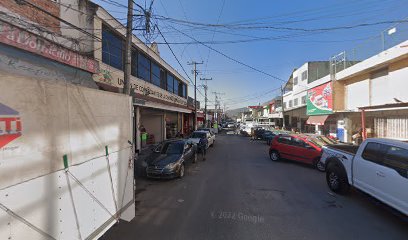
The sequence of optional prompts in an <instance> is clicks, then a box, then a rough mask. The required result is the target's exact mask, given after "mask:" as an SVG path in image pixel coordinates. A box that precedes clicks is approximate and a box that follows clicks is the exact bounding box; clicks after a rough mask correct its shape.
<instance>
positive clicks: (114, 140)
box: [0, 74, 132, 189]
mask: <svg viewBox="0 0 408 240" xmlns="http://www.w3.org/2000/svg"><path fill="white" fill-rule="evenodd" d="M1 75H2V77H1V81H0V103H1V104H3V105H5V106H7V107H9V108H11V109H13V110H15V111H16V112H18V114H19V115H18V116H17V117H18V118H19V119H20V123H19V124H21V125H20V128H21V131H20V132H21V136H19V137H17V138H15V139H14V140H12V141H10V142H8V143H7V144H6V145H5V146H3V147H2V148H0V189H4V188H6V187H8V186H11V185H15V184H18V183H21V182H23V181H27V180H30V179H34V178H36V177H40V176H43V175H46V174H50V173H52V172H55V171H58V170H61V169H63V167H64V166H63V161H62V158H63V155H65V154H67V155H68V159H69V164H70V165H74V164H79V163H82V162H85V161H87V160H90V159H93V158H96V157H98V156H103V155H104V154H105V146H109V149H110V151H112V152H114V151H118V150H120V149H124V148H128V147H129V143H128V140H131V139H132V135H131V134H132V129H131V100H130V98H129V97H126V96H123V95H119V94H114V93H108V92H102V91H98V90H94V89H89V88H84V87H79V86H75V85H69V84H57V83H51V82H48V81H41V80H37V79H30V78H26V77H14V76H7V75H5V74H1ZM3 117H4V116H3ZM6 117H10V116H6ZM1 118H2V113H1V111H0V119H1ZM6 127H7V126H5V123H4V122H1V121H0V134H2V137H4V136H5V135H7V134H12V133H13V131H15V130H16V129H17V123H16V122H11V126H10V128H11V131H5V130H6ZM2 129H3V131H2V133H1V130H2Z"/></svg>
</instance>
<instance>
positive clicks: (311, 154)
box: [269, 134, 324, 171]
mask: <svg viewBox="0 0 408 240" xmlns="http://www.w3.org/2000/svg"><path fill="white" fill-rule="evenodd" d="M321 152H322V148H321V146H319V145H318V144H316V143H315V142H312V141H309V140H308V138H305V136H302V135H286V134H285V135H278V136H276V137H275V138H274V139H273V140H272V143H271V146H270V148H269V157H270V158H271V160H272V161H279V160H280V159H281V158H284V159H290V160H294V161H298V162H303V163H307V164H311V165H313V166H315V167H316V168H317V169H318V170H319V171H324V166H323V165H322V164H321V163H320V157H321Z"/></svg>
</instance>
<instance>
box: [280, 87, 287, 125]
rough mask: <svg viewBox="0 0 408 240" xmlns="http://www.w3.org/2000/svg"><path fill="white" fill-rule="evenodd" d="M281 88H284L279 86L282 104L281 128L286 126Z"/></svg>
mask: <svg viewBox="0 0 408 240" xmlns="http://www.w3.org/2000/svg"><path fill="white" fill-rule="evenodd" d="M283 90H284V87H283V86H281V105H282V120H283V122H282V128H285V127H286V126H285V107H284V104H283V92H284V91H283Z"/></svg>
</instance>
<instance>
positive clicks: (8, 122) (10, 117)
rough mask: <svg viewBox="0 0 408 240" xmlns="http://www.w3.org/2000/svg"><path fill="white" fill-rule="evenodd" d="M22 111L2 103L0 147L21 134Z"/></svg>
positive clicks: (0, 112)
mask: <svg viewBox="0 0 408 240" xmlns="http://www.w3.org/2000/svg"><path fill="white" fill-rule="evenodd" d="M21 132H22V127H21V120H20V113H19V112H17V111H16V110H14V109H12V108H10V107H8V106H6V105H4V104H1V103H0V149H1V148H2V147H4V146H6V145H7V144H9V143H10V142H11V141H13V140H14V139H16V138H18V137H20V136H21Z"/></svg>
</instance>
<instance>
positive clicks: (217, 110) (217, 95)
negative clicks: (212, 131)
mask: <svg viewBox="0 0 408 240" xmlns="http://www.w3.org/2000/svg"><path fill="white" fill-rule="evenodd" d="M212 93H213V94H214V95H215V107H214V112H216V113H217V123H219V110H221V104H220V101H219V96H221V95H225V93H220V92H212ZM217 106H218V109H217Z"/></svg>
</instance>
